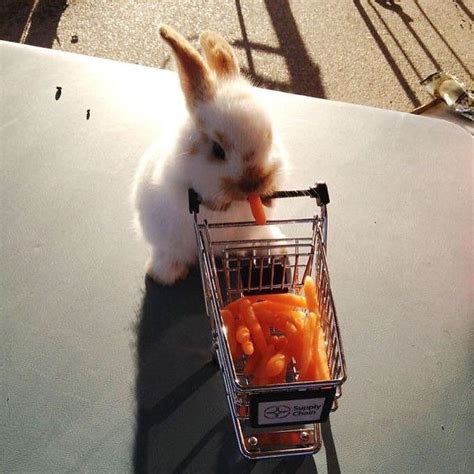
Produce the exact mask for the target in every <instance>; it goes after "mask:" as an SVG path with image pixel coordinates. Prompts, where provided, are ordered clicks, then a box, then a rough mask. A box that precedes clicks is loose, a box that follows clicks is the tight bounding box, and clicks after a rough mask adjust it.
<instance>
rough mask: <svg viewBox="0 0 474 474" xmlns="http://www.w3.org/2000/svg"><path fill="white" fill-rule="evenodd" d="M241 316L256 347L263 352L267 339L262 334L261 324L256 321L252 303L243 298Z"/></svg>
mask: <svg viewBox="0 0 474 474" xmlns="http://www.w3.org/2000/svg"><path fill="white" fill-rule="evenodd" d="M241 308H242V316H243V318H244V322H245V324H246V325H247V327H248V328H249V331H250V335H251V337H252V340H253V342H254V343H255V347H256V349H257V350H258V351H259V352H260V353H261V354H263V353H264V352H265V350H266V348H267V341H266V340H265V335H264V334H263V330H262V326H260V323H259V322H258V319H257V317H256V316H255V313H254V311H253V308H252V305H251V303H250V301H249V300H244V301H243V302H242V306H241Z"/></svg>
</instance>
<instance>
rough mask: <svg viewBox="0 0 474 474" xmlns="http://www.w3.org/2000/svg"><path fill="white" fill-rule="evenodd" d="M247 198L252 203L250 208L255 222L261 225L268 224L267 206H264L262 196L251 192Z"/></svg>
mask: <svg viewBox="0 0 474 474" xmlns="http://www.w3.org/2000/svg"><path fill="white" fill-rule="evenodd" d="M247 199H248V202H249V203H250V209H251V211H252V215H253V218H254V219H255V222H256V223H257V224H259V225H264V224H266V223H267V218H266V216H265V208H264V207H263V204H262V200H261V199H260V196H259V195H258V194H250V195H249V196H248V198H247Z"/></svg>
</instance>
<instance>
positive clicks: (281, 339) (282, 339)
mask: <svg viewBox="0 0 474 474" xmlns="http://www.w3.org/2000/svg"><path fill="white" fill-rule="evenodd" d="M287 345H288V339H287V338H286V336H278V340H277V341H276V343H275V349H276V350H277V351H282V350H283V349H285V347H286V346H287Z"/></svg>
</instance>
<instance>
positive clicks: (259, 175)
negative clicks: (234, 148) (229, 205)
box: [221, 164, 278, 200]
mask: <svg viewBox="0 0 474 474" xmlns="http://www.w3.org/2000/svg"><path fill="white" fill-rule="evenodd" d="M277 172H278V165H277V164H273V165H271V166H269V167H268V168H263V167H261V166H248V167H247V168H246V169H245V172H244V173H243V174H242V176H241V177H240V178H238V179H232V178H222V183H221V186H222V190H223V191H224V192H225V194H226V196H228V197H229V199H232V200H235V199H243V198H245V197H246V196H247V195H248V194H250V193H254V192H258V193H263V192H264V193H265V194H270V193H271V192H272V191H273V189H272V184H273V181H274V177H275V174H276V173H277Z"/></svg>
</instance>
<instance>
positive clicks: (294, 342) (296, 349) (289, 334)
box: [285, 321, 301, 369]
mask: <svg viewBox="0 0 474 474" xmlns="http://www.w3.org/2000/svg"><path fill="white" fill-rule="evenodd" d="M285 335H286V338H287V339H288V346H287V352H288V354H289V356H290V357H294V358H295V361H296V368H297V369H299V367H300V365H301V338H300V332H299V331H298V329H297V327H296V326H295V325H294V324H293V323H290V322H289V321H288V322H287V323H286V331H285Z"/></svg>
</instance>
